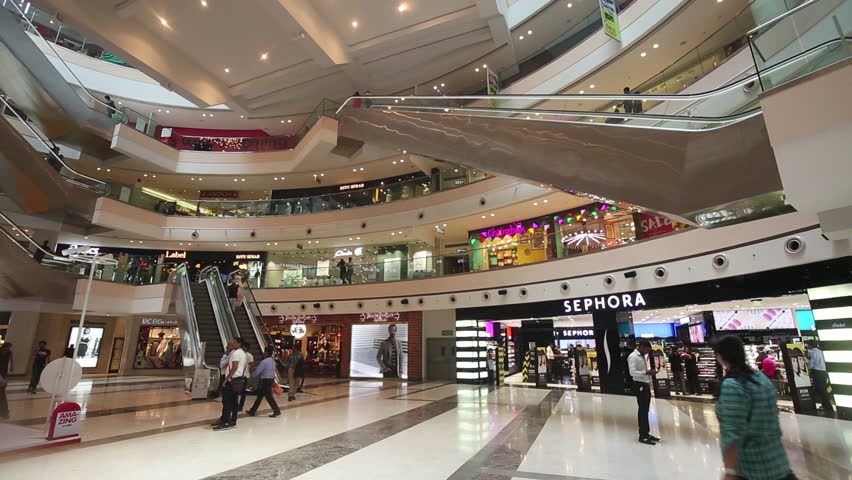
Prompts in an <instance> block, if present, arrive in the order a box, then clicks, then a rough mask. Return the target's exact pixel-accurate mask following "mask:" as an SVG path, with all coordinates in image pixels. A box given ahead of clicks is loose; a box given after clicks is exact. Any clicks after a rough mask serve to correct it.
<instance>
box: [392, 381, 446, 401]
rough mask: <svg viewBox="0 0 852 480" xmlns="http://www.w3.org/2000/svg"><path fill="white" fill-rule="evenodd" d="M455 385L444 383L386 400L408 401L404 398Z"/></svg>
mask: <svg viewBox="0 0 852 480" xmlns="http://www.w3.org/2000/svg"><path fill="white" fill-rule="evenodd" d="M455 384H456V382H447V383H442V384H440V385H435V386H434V387H427V388H421V389H420V390H413V391H410V392H405V393H401V394H399V395H394V396H393V397H388V398H386V399H385V400H407V399H406V398H402V397H407V396H409V395H414V394H417V393H420V392H425V391H427V390H434V389H436V388H441V387H446V386H447V385H455ZM429 401H430V402H433V401H434V400H429Z"/></svg>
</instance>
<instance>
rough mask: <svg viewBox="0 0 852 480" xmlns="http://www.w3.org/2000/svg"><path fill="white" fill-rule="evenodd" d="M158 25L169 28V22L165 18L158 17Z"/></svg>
mask: <svg viewBox="0 0 852 480" xmlns="http://www.w3.org/2000/svg"><path fill="white" fill-rule="evenodd" d="M160 25H162V26H164V27H168V26H169V22H168V21H167V20H166V19H165V18H163V17H160Z"/></svg>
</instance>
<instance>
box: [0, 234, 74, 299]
mask: <svg viewBox="0 0 852 480" xmlns="http://www.w3.org/2000/svg"><path fill="white" fill-rule="evenodd" d="M79 278H80V277H79V276H77V275H74V274H72V273H68V272H62V271H57V270H53V269H51V268H48V267H45V266H43V265H39V264H38V263H37V262H35V261H34V260H33V259H32V257H30V256H29V255H27V254H26V252H24V251H22V250H21V249H20V248H18V247H17V246H15V245H13V244H12V243H11V240H9V239H7V238H6V237H3V238H0V297H2V298H23V297H40V298H46V299H50V300H52V301H56V302H60V303H67V304H68V305H72V304H73V303H74V294H75V291H76V289H77V280H79Z"/></svg>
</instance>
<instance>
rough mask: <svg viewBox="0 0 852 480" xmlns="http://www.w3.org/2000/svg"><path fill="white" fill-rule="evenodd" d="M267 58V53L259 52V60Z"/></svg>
mask: <svg viewBox="0 0 852 480" xmlns="http://www.w3.org/2000/svg"><path fill="white" fill-rule="evenodd" d="M267 58H269V53H261V54H260V59H261V60H266V59H267Z"/></svg>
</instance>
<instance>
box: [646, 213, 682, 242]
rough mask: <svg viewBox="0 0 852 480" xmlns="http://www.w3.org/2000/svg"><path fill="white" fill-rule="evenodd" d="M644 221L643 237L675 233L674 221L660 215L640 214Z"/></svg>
mask: <svg viewBox="0 0 852 480" xmlns="http://www.w3.org/2000/svg"><path fill="white" fill-rule="evenodd" d="M639 217H640V218H641V219H642V237H644V238H649V237H654V236H657V235H662V234H664V233H669V232H671V231H674V225H673V224H672V221H671V220H670V219H668V218H666V217H663V216H660V215H654V214H651V213H640V214H639Z"/></svg>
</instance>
